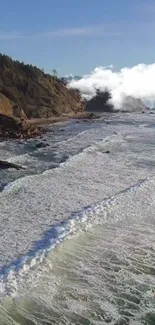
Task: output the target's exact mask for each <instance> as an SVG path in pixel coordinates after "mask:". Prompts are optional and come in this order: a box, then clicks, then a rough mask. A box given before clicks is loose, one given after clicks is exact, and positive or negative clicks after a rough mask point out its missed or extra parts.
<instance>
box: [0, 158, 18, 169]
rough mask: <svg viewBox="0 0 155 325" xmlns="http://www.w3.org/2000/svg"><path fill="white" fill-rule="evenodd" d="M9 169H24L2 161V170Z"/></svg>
mask: <svg viewBox="0 0 155 325" xmlns="http://www.w3.org/2000/svg"><path fill="white" fill-rule="evenodd" d="M9 168H14V169H17V170H20V169H23V167H21V166H19V165H16V164H13V163H11V162H8V161H5V160H0V169H9Z"/></svg>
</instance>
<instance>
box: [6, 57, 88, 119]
mask: <svg viewBox="0 0 155 325" xmlns="http://www.w3.org/2000/svg"><path fill="white" fill-rule="evenodd" d="M85 105H86V104H85V102H84V101H81V97H80V94H79V93H78V92H77V91H74V90H71V89H68V88H67V87H66V86H65V84H64V83H63V82H62V81H61V80H59V79H57V78H55V77H52V76H51V75H48V74H45V73H44V72H43V71H42V70H40V69H38V68H37V67H33V66H32V65H25V64H24V63H20V62H18V61H13V60H12V59H11V58H9V57H8V56H6V55H2V54H0V113H1V114H4V115H8V116H13V117H19V118H42V117H44V118H48V117H53V116H61V115H62V114H69V113H76V112H81V111H83V110H84V109H85Z"/></svg>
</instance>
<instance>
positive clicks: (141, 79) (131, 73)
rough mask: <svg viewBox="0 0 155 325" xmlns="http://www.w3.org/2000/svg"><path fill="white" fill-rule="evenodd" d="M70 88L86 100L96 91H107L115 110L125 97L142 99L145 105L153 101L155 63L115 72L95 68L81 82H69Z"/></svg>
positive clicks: (154, 93)
mask: <svg viewBox="0 0 155 325" xmlns="http://www.w3.org/2000/svg"><path fill="white" fill-rule="evenodd" d="M69 87H71V88H77V89H79V90H80V92H81V93H82V95H83V97H85V98H86V99H90V98H92V97H93V96H94V95H95V93H96V89H97V88H98V89H100V90H101V91H103V90H105V89H109V90H110V92H111V95H112V100H111V101H112V103H113V105H114V106H115V108H118V109H119V108H121V107H122V104H123V99H124V97H125V96H133V97H135V98H140V99H142V100H143V101H144V102H145V103H147V104H148V103H149V104H152V103H153V102H154V101H155V63H154V64H150V65H146V64H138V65H136V66H134V67H132V68H126V67H125V68H123V69H121V70H120V71H118V72H116V71H114V70H112V68H106V67H97V68H96V69H95V70H94V71H92V72H91V73H90V75H85V76H84V77H83V78H82V79H81V80H78V81H74V80H73V81H71V82H70V84H69Z"/></svg>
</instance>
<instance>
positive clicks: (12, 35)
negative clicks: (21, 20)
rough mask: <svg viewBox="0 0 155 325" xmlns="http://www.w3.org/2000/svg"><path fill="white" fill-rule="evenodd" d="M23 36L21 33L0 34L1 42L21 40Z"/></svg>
mask: <svg viewBox="0 0 155 325" xmlns="http://www.w3.org/2000/svg"><path fill="white" fill-rule="evenodd" d="M20 37H21V35H20V34H19V33H6V32H0V40H1V41H3V40H12V39H17V38H20Z"/></svg>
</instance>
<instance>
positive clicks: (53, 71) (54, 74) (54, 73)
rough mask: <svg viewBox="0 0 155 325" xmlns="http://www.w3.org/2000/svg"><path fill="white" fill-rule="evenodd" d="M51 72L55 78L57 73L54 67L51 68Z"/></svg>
mask: <svg viewBox="0 0 155 325" xmlns="http://www.w3.org/2000/svg"><path fill="white" fill-rule="evenodd" d="M52 73H53V76H54V77H55V78H56V77H57V75H58V73H57V71H56V70H55V69H53V70H52Z"/></svg>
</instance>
